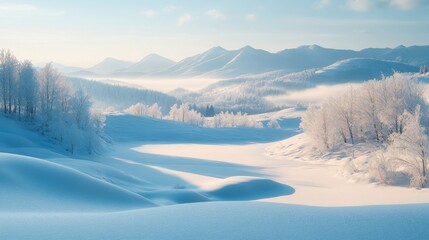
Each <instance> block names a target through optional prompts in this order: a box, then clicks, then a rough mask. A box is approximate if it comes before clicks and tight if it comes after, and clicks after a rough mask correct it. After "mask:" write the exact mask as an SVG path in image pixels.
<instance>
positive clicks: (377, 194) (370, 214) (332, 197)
mask: <svg viewBox="0 0 429 240" xmlns="http://www.w3.org/2000/svg"><path fill="white" fill-rule="evenodd" d="M285 121H286V122H288V123H290V124H293V123H295V125H291V126H289V128H287V129H282V130H273V129H203V128H197V127H192V126H189V125H186V124H181V123H176V122H169V121H159V120H153V119H147V118H143V117H133V116H127V115H112V116H109V117H108V119H107V123H106V126H107V129H106V131H107V134H108V135H109V136H110V137H111V140H112V142H113V144H112V145H111V146H110V147H111V149H110V150H109V151H108V152H106V153H105V154H103V155H101V156H98V157H96V158H92V159H71V158H69V157H66V156H65V155H62V154H59V153H58V151H56V150H55V149H50V148H49V147H47V146H49V144H48V143H44V144H40V143H41V142H42V143H43V141H42V140H41V139H40V138H39V137H38V136H37V135H35V134H31V132H30V131H27V130H25V129H20V128H19V126H17V125H16V124H14V123H12V122H11V121H9V120H5V119H1V122H0V125H1V126H3V127H1V128H0V134H2V138H1V140H0V196H1V197H0V239H425V237H427V236H428V234H429V230H428V228H427V223H428V219H429V204H428V203H429V189H423V190H415V189H409V188H406V187H390V186H380V185H374V184H370V183H365V182H358V183H356V182H353V181H350V180H347V178H346V177H344V176H342V174H341V169H342V165H343V164H344V161H341V160H329V161H322V160H314V159H312V155H311V153H310V152H309V146H308V145H306V144H307V143H308V140H307V139H306V138H305V136H304V135H302V134H299V131H298V130H297V124H296V121H291V119H285ZM138 126H145V127H138ZM18 128H19V129H18ZM14 132H17V133H18V134H16V135H13V133H14ZM23 136H25V137H23ZM6 139H7V140H6ZM283 139H286V140H283ZM285 152H286V153H287V154H284V153H285ZM304 205H306V206H304Z"/></svg>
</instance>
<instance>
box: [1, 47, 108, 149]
mask: <svg viewBox="0 0 429 240" xmlns="http://www.w3.org/2000/svg"><path fill="white" fill-rule="evenodd" d="M0 98H1V103H0V107H1V111H2V112H3V114H4V115H8V116H13V117H17V118H18V119H19V120H23V121H27V122H30V123H32V124H34V125H35V126H36V127H37V129H38V130H39V131H40V132H41V133H42V134H44V135H47V136H48V137H49V138H50V139H51V140H54V141H56V142H57V143H59V144H61V145H63V146H64V147H65V148H66V149H67V150H68V151H69V152H71V153H72V154H74V153H77V152H82V153H83V152H87V153H92V152H93V151H94V150H96V149H98V148H99V147H100V146H101V141H100V138H99V135H100V132H101V129H102V127H103V120H102V118H101V117H100V115H98V114H95V113H93V112H91V108H90V107H91V103H90V100H89V97H88V96H87V95H86V94H85V93H84V92H83V91H76V92H72V91H71V90H70V88H68V87H67V86H66V85H65V84H64V81H63V80H62V77H61V75H60V74H59V73H58V71H57V70H55V69H54V68H53V67H52V64H47V65H46V66H45V67H44V68H42V69H41V70H36V69H35V68H34V67H33V65H32V63H31V62H30V61H27V60H25V61H18V60H17V58H16V57H15V56H14V55H13V54H12V53H11V52H10V51H9V50H0Z"/></svg>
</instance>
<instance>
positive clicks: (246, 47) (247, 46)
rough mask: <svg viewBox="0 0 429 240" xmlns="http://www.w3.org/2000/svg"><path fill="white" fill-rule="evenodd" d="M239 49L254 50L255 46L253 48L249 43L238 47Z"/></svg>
mask: <svg viewBox="0 0 429 240" xmlns="http://www.w3.org/2000/svg"><path fill="white" fill-rule="evenodd" d="M240 50H241V51H249V50H255V48H253V47H252V46H250V45H246V46H244V47H242V48H240Z"/></svg>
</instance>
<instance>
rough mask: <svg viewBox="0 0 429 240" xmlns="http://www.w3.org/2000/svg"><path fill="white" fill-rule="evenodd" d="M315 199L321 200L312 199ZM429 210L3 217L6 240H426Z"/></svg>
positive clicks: (209, 209)
mask: <svg viewBox="0 0 429 240" xmlns="http://www.w3.org/2000/svg"><path fill="white" fill-rule="evenodd" d="M313 197H317V196H313ZM428 218H429V206H428V205H427V204H426V205H394V206H367V207H347V208H322V207H308V206H297V205H284V204H272V203H259V202H218V203H198V204H184V205H176V206H168V207H161V208H151V209H144V210H137V211H126V212H116V213H104V214H95V213H94V214H91V213H87V214H50V215H42V214H31V215H30V214H8V215H7V214H0V224H1V226H2V227H1V228H0V237H1V238H2V239H64V240H67V239H162V240H168V239H172V240H173V239H174V240H192V239H206V240H219V239H225V240H235V239H247V240H257V239H258V240H259V239H300V240H322V239H323V240H325V239H348V240H362V239H367V240H378V239H390V240H403V239H407V240H422V239H426V237H427V236H428V235H429V228H428V227H427V221H428Z"/></svg>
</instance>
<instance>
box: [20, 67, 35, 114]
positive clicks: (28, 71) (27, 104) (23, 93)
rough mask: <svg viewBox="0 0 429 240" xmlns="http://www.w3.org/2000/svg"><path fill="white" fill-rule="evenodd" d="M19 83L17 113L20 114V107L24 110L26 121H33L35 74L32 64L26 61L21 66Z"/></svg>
mask: <svg viewBox="0 0 429 240" xmlns="http://www.w3.org/2000/svg"><path fill="white" fill-rule="evenodd" d="M19 82H20V85H19V89H20V90H19V92H20V97H19V99H20V104H19V113H20V112H21V106H22V107H23V109H25V110H24V113H25V117H26V118H27V119H29V118H30V119H33V118H34V116H35V113H36V106H37V88H38V86H37V72H36V70H35V69H34V68H33V64H32V63H31V62H30V61H28V60H27V61H24V62H23V63H22V64H21V68H20V72H19ZM21 101H22V102H21Z"/></svg>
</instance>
